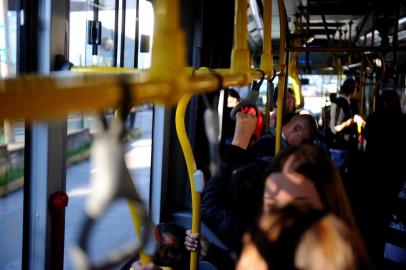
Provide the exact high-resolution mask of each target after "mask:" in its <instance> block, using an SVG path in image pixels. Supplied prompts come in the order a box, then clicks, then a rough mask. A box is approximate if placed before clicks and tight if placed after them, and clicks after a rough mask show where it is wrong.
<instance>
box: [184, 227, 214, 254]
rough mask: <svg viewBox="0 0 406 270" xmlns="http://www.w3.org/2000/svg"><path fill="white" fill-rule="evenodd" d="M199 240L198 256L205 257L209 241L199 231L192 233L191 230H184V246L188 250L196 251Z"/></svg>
mask: <svg viewBox="0 0 406 270" xmlns="http://www.w3.org/2000/svg"><path fill="white" fill-rule="evenodd" d="M199 242H200V256H201V257H203V258H204V257H206V255H207V251H208V249H209V245H210V242H209V240H207V238H206V237H205V236H203V235H202V234H199V233H192V231H191V230H187V231H186V237H185V247H186V249H187V250H188V251H196V250H197V249H198V246H199Z"/></svg>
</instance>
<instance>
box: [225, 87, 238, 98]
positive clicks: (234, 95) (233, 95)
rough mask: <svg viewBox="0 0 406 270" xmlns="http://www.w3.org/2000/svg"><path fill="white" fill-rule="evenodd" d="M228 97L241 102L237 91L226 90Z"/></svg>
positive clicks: (232, 89)
mask: <svg viewBox="0 0 406 270" xmlns="http://www.w3.org/2000/svg"><path fill="white" fill-rule="evenodd" d="M228 95H229V96H230V97H233V98H236V99H238V100H241V97H240V94H239V93H238V91H237V90H235V89H234V88H228Z"/></svg>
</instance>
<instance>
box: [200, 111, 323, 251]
mask: <svg viewBox="0 0 406 270" xmlns="http://www.w3.org/2000/svg"><path fill="white" fill-rule="evenodd" d="M255 127H256V117H255V116H253V115H250V114H247V113H241V112H240V113H237V123H236V131H235V135H234V138H233V142H232V144H231V145H229V146H228V148H227V149H226V151H225V154H224V156H223V159H222V163H221V168H220V174H219V175H217V176H214V177H212V178H211V179H210V180H209V181H208V183H207V186H206V188H205V191H204V194H203V200H202V218H203V220H204V221H205V222H206V224H207V225H208V226H209V227H210V228H211V229H212V230H213V231H214V232H215V233H216V234H217V235H218V236H219V237H220V238H221V239H222V240H223V241H224V242H225V243H227V244H228V245H229V246H230V247H231V248H232V250H234V251H236V252H237V253H238V251H239V249H240V248H241V240H240V239H241V236H242V234H243V232H244V231H245V230H246V229H247V228H248V227H249V226H250V225H252V224H253V222H254V221H255V216H256V212H257V210H258V209H261V205H262V201H261V199H259V198H261V196H262V194H263V180H262V175H263V173H264V171H265V168H266V167H267V165H268V162H266V161H263V160H258V159H256V157H255V152H253V151H251V152H250V151H249V150H247V148H248V145H249V141H250V138H251V135H252V133H253V131H254V130H255ZM316 132H317V127H316V124H315V121H314V119H313V118H312V116H310V115H296V116H294V117H293V118H292V120H291V121H289V122H288V123H287V124H285V125H284V126H283V135H284V140H283V141H284V142H285V143H283V146H287V145H288V144H293V145H294V144H300V143H304V142H306V141H311V140H313V139H314V136H315V135H316ZM257 143H263V146H262V147H261V149H260V150H262V153H266V154H270V155H273V153H274V145H275V137H272V138H271V137H270V136H269V137H267V138H266V139H264V140H262V138H261V139H260V140H259V141H258V142H257ZM254 147H255V145H254ZM257 149H258V152H259V148H257Z"/></svg>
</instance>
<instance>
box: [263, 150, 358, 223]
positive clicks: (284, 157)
mask: <svg viewBox="0 0 406 270" xmlns="http://www.w3.org/2000/svg"><path fill="white" fill-rule="evenodd" d="M265 175H267V178H266V180H265V189H264V197H263V200H264V201H263V203H264V205H263V206H264V209H265V211H269V209H270V208H272V207H275V206H276V207H281V206H283V205H286V204H288V203H291V202H293V201H297V200H305V201H308V202H310V203H311V204H312V205H313V206H314V207H316V208H320V209H321V208H324V209H326V210H327V211H330V212H332V213H333V214H335V215H336V216H338V217H339V218H341V219H342V220H343V221H345V222H346V223H347V225H349V226H350V227H351V228H353V229H355V230H358V229H357V225H356V222H355V219H354V216H353V212H352V209H351V206H350V203H349V200H348V197H347V193H346V191H345V189H344V185H343V182H342V179H341V177H340V174H339V172H338V170H337V168H336V167H335V165H334V163H333V162H332V160H331V158H330V156H329V155H328V154H327V153H326V152H324V151H323V150H321V149H320V148H318V147H317V146H314V145H309V144H303V145H298V146H292V147H290V148H288V149H286V150H285V151H283V152H282V153H280V154H279V155H278V156H276V157H275V158H274V159H273V160H272V162H271V164H270V165H269V167H268V168H267V171H266V174H265Z"/></svg>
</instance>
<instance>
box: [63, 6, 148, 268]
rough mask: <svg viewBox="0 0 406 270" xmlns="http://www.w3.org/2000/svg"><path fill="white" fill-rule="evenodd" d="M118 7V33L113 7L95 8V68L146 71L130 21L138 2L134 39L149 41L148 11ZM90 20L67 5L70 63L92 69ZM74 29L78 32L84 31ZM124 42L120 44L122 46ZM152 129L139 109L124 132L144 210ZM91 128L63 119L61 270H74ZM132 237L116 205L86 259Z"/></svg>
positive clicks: (79, 119)
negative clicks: (64, 201)
mask: <svg viewBox="0 0 406 270" xmlns="http://www.w3.org/2000/svg"><path fill="white" fill-rule="evenodd" d="M119 2H120V3H119V9H118V17H119V20H118V24H117V27H118V29H117V30H116V29H115V24H114V20H113V19H114V16H115V6H114V5H115V1H103V6H102V7H100V10H99V16H98V20H99V21H100V22H101V25H102V34H101V36H102V38H101V44H100V45H98V46H97V55H98V56H97V62H96V65H97V66H114V63H116V66H122V67H127V68H132V67H134V63H136V64H137V65H138V68H148V67H149V66H150V58H151V53H150V52H140V46H136V44H138V45H139V43H140V38H138V39H137V38H135V37H136V28H137V27H136V20H135V19H134V18H135V17H136V16H137V14H138V12H137V10H136V9H137V2H139V9H140V10H139V14H138V16H139V18H140V20H139V25H138V36H141V35H148V36H150V37H152V26H151V25H153V12H152V5H151V3H149V2H147V1H145V0H144V1H135V0H131V1H130V0H127V1H119ZM123 5H125V10H126V12H125V14H123V12H122V7H123ZM141 14H143V15H141ZM123 15H125V16H123ZM93 18H94V9H93V8H90V7H89V6H86V4H84V3H83V2H80V3H79V2H77V1H74V0H72V1H71V11H70V40H69V44H70V61H71V62H73V63H74V64H75V65H83V66H85V65H86V66H91V65H92V61H89V60H90V59H91V57H92V49H91V48H92V46H91V45H89V44H87V42H88V39H87V33H86V25H87V23H86V20H93ZM112 18H113V19H112ZM123 20H125V21H124V22H125V23H124V24H122V21H123ZM147 24H148V25H147ZM123 26H124V27H123ZM77 29H83V31H78V30H77ZM114 32H117V34H118V37H117V43H116V44H115V43H114ZM110 38H111V39H110ZM123 41H124V44H122V42H123ZM114 46H117V47H116V48H117V59H116V60H114V59H113V58H112V57H115V56H114V54H112V52H113V51H114ZM89 48H90V49H89ZM136 51H137V55H136V57H135V52H136ZM123 56H124V57H123ZM122 61H123V62H122ZM93 64H95V63H93ZM135 67H137V66H135ZM114 113H115V108H112V109H110V110H108V111H107V112H106V113H105V116H106V119H107V120H108V122H109V121H111V120H112V119H113V118H114ZM152 123H153V106H152V105H150V104H142V105H140V106H137V107H134V108H132V109H131V111H130V113H129V115H128V118H127V120H126V123H125V132H124V134H125V135H124V137H125V138H124V141H125V152H126V153H125V161H126V165H127V167H128V169H129V171H130V174H131V176H132V178H133V182H134V185H135V186H136V188H137V190H138V192H139V193H140V195H141V198H142V199H143V201H144V202H145V203H146V207H147V208H148V207H149V194H150V171H151V152H152ZM94 124H95V118H94V115H91V114H84V113H74V112H72V113H70V114H69V116H68V121H67V134H68V135H67V150H66V152H67V172H66V192H67V194H68V196H69V204H68V207H67V208H66V219H65V258H64V268H65V269H73V264H72V261H71V258H70V250H71V248H72V247H73V246H74V245H75V244H76V243H77V241H78V237H79V233H80V228H81V226H82V222H83V221H84V205H85V202H86V199H87V198H88V195H89V194H90V179H91V176H92V174H94V172H95V170H96V169H97V168H93V167H92V163H91V161H90V160H89V155H90V149H91V143H92V138H93V136H94V134H95V129H94ZM135 237H136V236H135V232H134V226H133V224H132V219H131V215H130V212H129V208H128V205H127V202H126V201H125V200H119V201H117V202H115V203H113V204H112V206H111V207H109V208H108V209H107V211H106V213H105V214H104V215H103V216H102V217H101V218H100V220H98V222H97V223H96V226H95V227H94V228H93V230H92V234H91V237H90V243H89V256H90V259H91V260H92V261H97V260H100V259H102V258H105V257H106V255H107V254H108V252H109V251H111V250H115V249H117V248H119V247H120V246H122V245H124V244H126V243H129V242H131V241H134V238H135Z"/></svg>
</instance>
